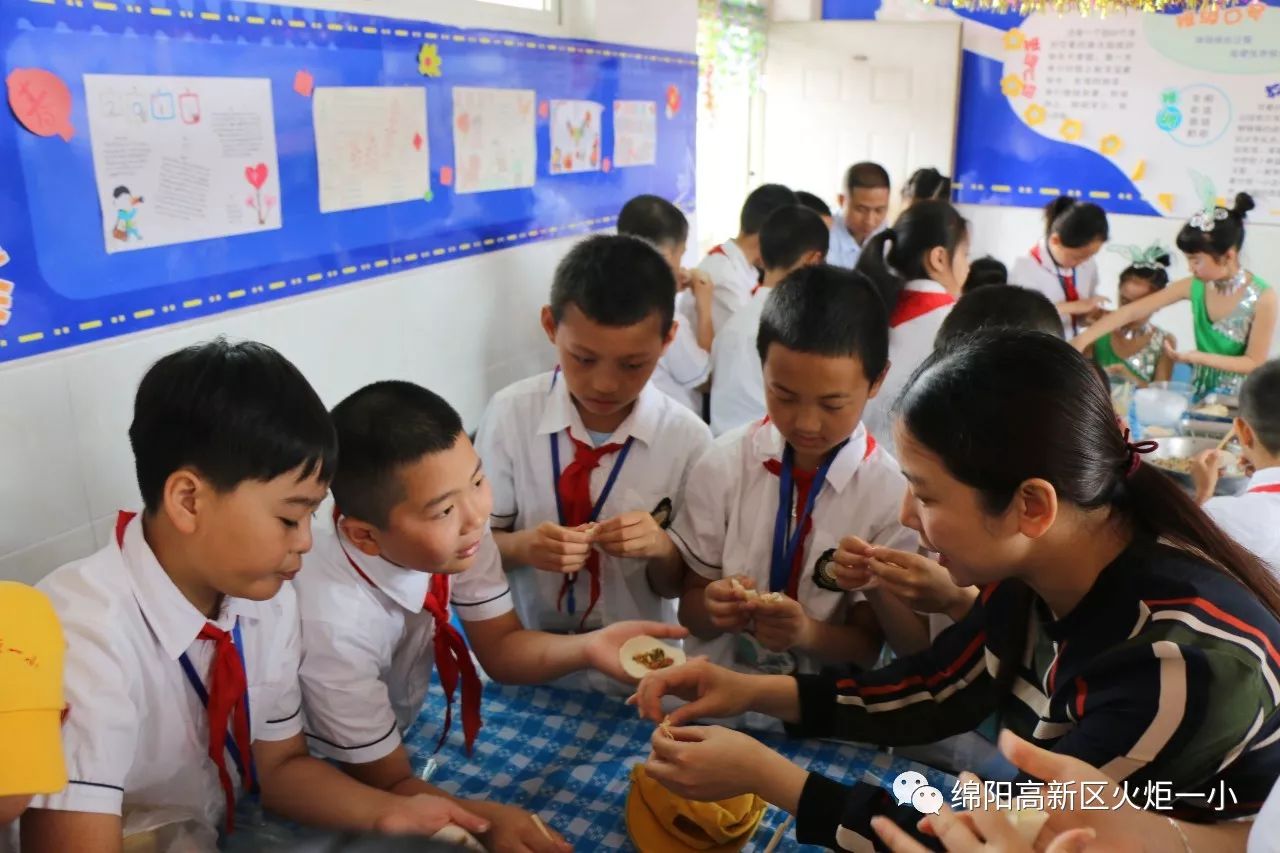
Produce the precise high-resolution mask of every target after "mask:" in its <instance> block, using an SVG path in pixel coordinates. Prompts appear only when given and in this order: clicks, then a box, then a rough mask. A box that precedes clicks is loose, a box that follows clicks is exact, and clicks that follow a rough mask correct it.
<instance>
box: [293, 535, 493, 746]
mask: <svg viewBox="0 0 1280 853" xmlns="http://www.w3.org/2000/svg"><path fill="white" fill-rule="evenodd" d="M341 537H342V534H341V533H338V532H336V531H335V530H333V529H332V528H329V529H328V530H325V531H323V532H319V531H318V532H317V533H316V537H315V545H314V546H313V547H312V549H311V551H310V553H308V554H307V555H306V557H305V558H304V559H303V569H302V573H301V574H299V575H298V579H297V580H296V581H295V582H294V583H295V585H296V586H297V588H298V609H299V612H300V614H301V617H302V645H303V656H302V672H301V680H302V695H303V699H304V700H305V705H304V708H305V711H306V734H307V745H308V746H310V747H311V749H312V750H313V751H314V752H316V753H318V754H320V755H323V756H324V757H326V758H334V759H337V760H339V761H344V762H347V763H349V764H367V763H369V762H371V761H377V760H378V759H379V758H382V757H384V756H386V755H388V754H390V753H391V752H392V751H393V750H395V748H396V747H397V746H399V745H400V738H401V735H402V734H403V732H404V730H405V729H406V728H408V727H409V725H410V724H412V723H413V721H414V720H416V719H417V717H418V714H419V712H420V711H421V710H422V702H423V700H424V699H425V698H426V695H427V688H428V686H429V685H430V683H431V668H432V665H433V662H434V643H433V642H432V639H433V638H434V636H435V629H436V624H435V619H434V617H432V615H431V613H430V612H429V611H427V610H426V609H424V608H423V602H424V601H425V599H426V596H427V589H428V587H429V586H430V583H431V577H432V576H431V574H429V573H428V572H419V571H413V570H411V569H403V568H401V567H399V566H396V565H393V564H391V563H389V562H387V561H386V560H384V559H382V558H381V557H370V556H369V555H367V554H364V553H362V552H361V551H360V550H359V549H357V548H356V547H354V546H353V545H351V543H350V542H347V541H346V540H344V539H343V538H341ZM348 557H350V559H351V560H353V561H355V564H356V565H357V566H359V567H360V571H362V572H364V574H365V577H367V578H368V579H369V580H368V581H366V580H364V578H361V577H360V575H359V574H357V573H356V571H355V569H353V568H352V566H351V563H350V562H348ZM449 597H450V604H451V605H452V606H453V608H455V609H456V611H457V613H458V616H459V617H460V618H461V619H463V620H465V621H470V622H479V621H483V620H485V619H492V618H494V617H496V616H501V615H502V614H504V613H508V612H510V611H511V609H512V605H511V593H510V591H509V590H508V587H507V578H506V575H505V574H503V571H502V559H501V557H500V556H499V554H498V546H497V545H496V544H495V543H494V541H493V537H492V535H490V534H488V533H487V532H486V534H485V537H484V539H483V540H482V541H481V543H480V550H479V552H477V554H476V558H475V563H474V564H473V565H472V566H471V568H469V569H467V570H466V571H465V572H462V573H461V574H458V575H455V576H454V577H453V578H452V579H451V584H450V588H449Z"/></svg>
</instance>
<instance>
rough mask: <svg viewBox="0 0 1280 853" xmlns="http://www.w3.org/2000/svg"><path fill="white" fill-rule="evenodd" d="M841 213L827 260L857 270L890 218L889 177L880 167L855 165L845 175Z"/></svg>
mask: <svg viewBox="0 0 1280 853" xmlns="http://www.w3.org/2000/svg"><path fill="white" fill-rule="evenodd" d="M837 201H838V202H839V203H840V213H839V215H838V216H836V217H834V218H833V219H832V222H831V250H830V252H828V254H827V260H828V261H829V262H830V263H831V264H833V265H835V266H838V267H844V268H846V269H854V268H855V267H857V265H858V257H859V256H860V255H861V254H862V247H863V246H865V245H866V244H867V241H868V240H870V239H871V238H872V237H873V236H875V235H876V234H878V233H879V232H880V231H881V230H882V229H883V228H884V222H885V219H886V218H887V217H888V215H889V173H888V172H887V171H885V168H884V167H883V166H881V165H880V164H879V163H865V162H864V163H854V164H853V165H852V166H850V167H849V169H848V171H846V172H845V173H844V192H842V193H841V194H840V196H839V198H838V199H837Z"/></svg>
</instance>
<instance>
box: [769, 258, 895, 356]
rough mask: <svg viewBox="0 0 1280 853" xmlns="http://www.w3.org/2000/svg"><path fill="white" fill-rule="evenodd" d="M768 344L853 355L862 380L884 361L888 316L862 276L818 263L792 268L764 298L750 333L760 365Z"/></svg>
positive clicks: (887, 339)
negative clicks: (753, 333)
mask: <svg viewBox="0 0 1280 853" xmlns="http://www.w3.org/2000/svg"><path fill="white" fill-rule="evenodd" d="M773 344H777V345H779V346H783V347H786V348H787V349H789V350H793V351H795V352H803V353H812V354H814V355H822V356H828V357H832V358H839V357H842V356H848V357H851V358H854V357H856V358H857V359H858V360H859V361H861V362H862V370H863V373H864V374H866V377H867V381H868V382H875V381H876V380H877V379H879V378H880V374H881V373H883V372H884V368H885V365H886V364H887V363H888V361H889V316H888V313H887V312H886V311H885V309H884V304H883V303H882V302H881V301H880V297H879V296H878V295H877V294H876V291H875V288H874V287H873V286H872V285H871V282H870V281H868V280H867V277H866V276H864V275H862V274H861V273H857V272H854V271H852V270H847V269H842V268H840V267H833V266H831V265H829V264H818V265H816V266H811V267H801V268H800V269H798V270H795V271H794V272H792V273H791V274H790V275H788V276H787V277H786V278H785V279H783V280H782V282H781V283H780V284H778V285H777V286H776V287H774V288H773V291H772V292H771V293H770V294H769V298H768V299H766V300H765V303H764V312H763V313H762V314H761V316H760V331H759V333H758V334H757V335H756V351H757V352H759V354H760V361H761V362H762V363H763V362H764V361H765V360H766V359H767V358H768V356H769V347H770V346H772V345H773Z"/></svg>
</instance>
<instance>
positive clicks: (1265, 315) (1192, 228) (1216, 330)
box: [1072, 177, 1277, 396]
mask: <svg viewBox="0 0 1280 853" xmlns="http://www.w3.org/2000/svg"><path fill="white" fill-rule="evenodd" d="M1198 180H1199V181H1200V182H1201V183H1202V184H1203V183H1204V181H1205V179H1204V178H1203V177H1199V178H1198ZM1201 192H1202V194H1203V195H1204V196H1205V205H1204V208H1203V209H1202V210H1200V211H1198V212H1197V213H1196V214H1195V215H1193V216H1192V217H1191V219H1190V221H1188V222H1187V224H1186V225H1184V226H1183V227H1182V230H1181V231H1179V232H1178V248H1179V249H1181V250H1182V253H1183V254H1184V255H1186V257H1187V265H1188V266H1190V267H1191V277H1190V278H1184V279H1182V280H1180V281H1175V282H1174V283H1173V284H1171V285H1169V286H1168V287H1166V288H1165V289H1163V290H1160V291H1158V292H1156V293H1153V294H1151V295H1150V296H1148V297H1146V298H1145V299H1139V300H1138V301H1137V302H1133V303H1131V304H1129V305H1126V306H1124V307H1123V308H1121V309H1120V310H1118V311H1114V312H1112V313H1111V314H1108V315H1107V316H1106V317H1104V318H1103V319H1101V320H1099V321H1098V322H1097V323H1095V324H1094V325H1093V326H1091V327H1090V328H1089V329H1088V330H1087V331H1085V332H1084V333H1083V334H1081V335H1080V336H1079V337H1078V338H1076V339H1075V340H1073V341H1072V343H1073V344H1074V345H1075V346H1076V348H1077V349H1080V350H1084V349H1085V348H1086V347H1087V346H1089V345H1091V344H1093V343H1094V342H1095V341H1097V340H1098V339H1100V338H1101V337H1102V336H1103V335H1108V334H1110V333H1111V332H1113V331H1114V330H1116V329H1119V328H1121V327H1123V326H1125V325H1127V324H1129V323H1133V322H1135V321H1137V320H1138V319H1139V318H1141V317H1149V316H1150V315H1151V314H1153V313H1155V312H1156V311H1159V310H1160V309H1161V308H1165V307H1168V306H1170V305H1173V304H1174V303H1176V302H1181V301H1183V300H1184V299H1185V300H1190V302H1191V319H1192V322H1193V324H1194V326H1195V333H1196V348H1195V350H1192V351H1190V352H1177V351H1175V350H1174V348H1173V346H1172V344H1166V346H1165V351H1166V352H1167V353H1168V355H1169V357H1170V358H1172V359H1173V360H1175V361H1180V362H1184V363H1186V364H1190V365H1193V366H1194V367H1195V386H1196V392H1197V394H1198V395H1200V396H1203V395H1205V394H1208V393H1210V392H1214V391H1216V392H1218V393H1222V394H1229V395H1233V396H1234V395H1236V394H1238V393H1239V392H1240V384H1241V383H1242V382H1243V381H1244V377H1245V376H1246V375H1248V374H1249V373H1250V372H1252V371H1253V370H1254V369H1256V368H1257V367H1259V366H1260V365H1262V364H1263V363H1265V362H1266V360H1267V354H1268V352H1269V351H1270V349H1271V335H1272V333H1273V332H1274V331H1275V327H1276V307H1277V306H1276V294H1275V291H1274V290H1272V289H1271V286H1270V285H1268V284H1267V283H1266V282H1265V281H1263V280H1262V279H1261V278H1259V277H1258V276H1257V275H1255V274H1253V273H1251V272H1249V271H1248V270H1246V269H1245V268H1244V266H1243V265H1242V264H1241V262H1240V250H1241V248H1242V247H1243V245H1244V220H1245V216H1246V215H1247V214H1248V212H1249V211H1250V210H1253V206H1254V205H1253V198H1252V197H1251V196H1250V195H1249V194H1248V193H1240V194H1239V195H1237V196H1236V201H1235V205H1234V206H1233V207H1231V208H1230V209H1227V208H1225V207H1219V206H1217V205H1216V204H1215V203H1214V193H1213V189H1212V187H1207V188H1206V187H1202V188H1201Z"/></svg>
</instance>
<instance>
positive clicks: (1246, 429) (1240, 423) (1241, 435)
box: [1235, 418, 1257, 448]
mask: <svg viewBox="0 0 1280 853" xmlns="http://www.w3.org/2000/svg"><path fill="white" fill-rule="evenodd" d="M1235 428H1236V438H1238V439H1240V444H1241V446H1242V447H1247V448H1252V447H1253V445H1254V442H1255V441H1257V436H1256V435H1254V433H1253V428H1252V427H1250V426H1249V424H1248V423H1246V422H1245V419H1244V418H1236V420H1235Z"/></svg>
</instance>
